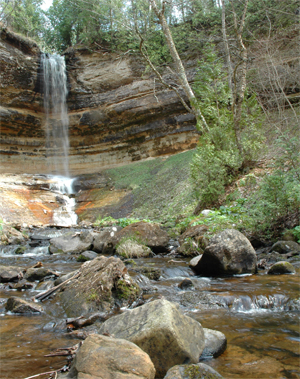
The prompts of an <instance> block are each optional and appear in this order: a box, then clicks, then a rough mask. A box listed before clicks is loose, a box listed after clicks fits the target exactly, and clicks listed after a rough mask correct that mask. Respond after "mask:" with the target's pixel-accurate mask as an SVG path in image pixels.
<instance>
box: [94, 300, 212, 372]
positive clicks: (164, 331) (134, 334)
mask: <svg viewBox="0 0 300 379" xmlns="http://www.w3.org/2000/svg"><path fill="white" fill-rule="evenodd" d="M104 332H106V333H107V332H108V333H110V334H112V335H114V336H115V337H117V338H124V339H126V340H129V341H131V342H133V343H135V344H136V345H138V346H139V347H140V348H141V349H142V350H144V351H145V352H146V353H147V354H149V356H150V358H151V360H152V362H153V363H154V366H155V369H156V376H157V377H158V378H161V377H163V376H164V375H165V374H166V372H167V370H168V369H169V368H171V367H173V366H174V365H176V364H182V363H188V362H190V363H197V362H198V361H199V357H200V355H201V353H202V351H203V349H204V346H205V339H204V332H203V328H202V326H201V324H200V323H199V322H197V321H196V320H194V319H192V318H190V317H188V316H185V315H183V314H182V313H181V312H180V311H179V309H178V307H177V305H176V304H174V303H171V302H169V301H167V300H165V299H160V300H155V301H153V302H150V303H148V304H145V305H143V306H141V307H138V308H135V309H133V310H130V311H127V312H125V313H123V314H121V315H117V316H114V317H111V318H110V319H108V320H107V321H105V322H104V323H103V324H102V325H101V327H100V328H99V333H104Z"/></svg>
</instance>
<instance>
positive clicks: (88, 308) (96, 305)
mask: <svg viewBox="0 0 300 379" xmlns="http://www.w3.org/2000/svg"><path fill="white" fill-rule="evenodd" d="M78 275H79V276H78V277H75V278H74V279H71V280H70V281H69V282H68V283H66V285H65V286H64V287H63V292H61V293H60V298H61V303H62V305H63V307H64V309H65V311H66V314H67V316H68V317H79V316H82V315H86V314H88V313H95V312H107V313H110V311H111V310H112V309H114V307H116V306H118V307H121V306H128V305H129V304H132V303H133V301H135V300H136V299H137V297H138V296H139V294H140V288H139V286H138V285H137V284H136V283H135V282H134V280H133V279H132V278H131V277H130V276H129V275H128V274H127V269H126V267H125V265H124V263H123V262H122V261H121V260H120V259H119V258H115V257H104V256H102V255H101V256H98V257H97V258H95V259H93V260H92V261H88V262H85V263H83V264H82V266H81V267H80V269H79V272H78Z"/></svg>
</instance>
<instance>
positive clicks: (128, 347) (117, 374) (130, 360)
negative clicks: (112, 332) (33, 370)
mask: <svg viewBox="0 0 300 379" xmlns="http://www.w3.org/2000/svg"><path fill="white" fill-rule="evenodd" d="M154 377H155V368H154V365H153V363H152V362H151V359H150V358H149V355H148V354H146V353H145V352H144V351H143V350H142V349H140V348H139V347H138V346H137V345H135V344H134V343H132V342H129V341H126V340H123V339H117V338H111V337H106V336H102V335H96V334H93V335H90V336H88V337H87V339H86V340H85V341H84V342H83V344H82V346H81V347H80V348H79V350H78V352H77V354H76V356H75V359H74V361H73V363H72V366H71V370H70V373H69V374H67V375H66V376H64V375H61V376H59V378H72V379H75V378H76V379H154Z"/></svg>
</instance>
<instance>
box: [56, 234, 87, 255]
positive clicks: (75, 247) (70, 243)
mask: <svg viewBox="0 0 300 379" xmlns="http://www.w3.org/2000/svg"><path fill="white" fill-rule="evenodd" d="M93 239H94V237H93V233H91V232H90V231H88V230H86V231H83V232H74V231H73V232H70V233H66V234H64V235H62V236H60V237H55V238H51V240H50V247H49V251H50V253H52V254H57V253H71V254H80V253H82V252H83V251H86V250H90V249H91V247H92V243H93Z"/></svg>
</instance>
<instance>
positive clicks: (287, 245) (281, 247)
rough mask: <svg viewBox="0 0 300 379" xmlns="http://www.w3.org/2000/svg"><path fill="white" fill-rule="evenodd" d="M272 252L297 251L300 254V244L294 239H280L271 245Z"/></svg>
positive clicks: (285, 252)
mask: <svg viewBox="0 0 300 379" xmlns="http://www.w3.org/2000/svg"><path fill="white" fill-rule="evenodd" d="M271 252H277V253H279V254H287V253H290V252H297V253H298V254H300V245H299V244H298V243H297V242H294V241H278V242H276V243H274V245H273V246H272V247H271Z"/></svg>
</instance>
